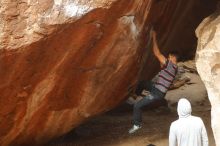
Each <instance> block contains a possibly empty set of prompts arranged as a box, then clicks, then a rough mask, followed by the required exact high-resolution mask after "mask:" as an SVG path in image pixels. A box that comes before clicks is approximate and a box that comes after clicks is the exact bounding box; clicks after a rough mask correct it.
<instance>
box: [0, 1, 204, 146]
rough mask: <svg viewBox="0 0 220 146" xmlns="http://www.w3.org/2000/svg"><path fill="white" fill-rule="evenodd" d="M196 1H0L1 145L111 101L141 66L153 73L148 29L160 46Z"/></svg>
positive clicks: (45, 135) (39, 138) (39, 136)
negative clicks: (156, 36) (157, 39)
mask: <svg viewBox="0 0 220 146" xmlns="http://www.w3.org/2000/svg"><path fill="white" fill-rule="evenodd" d="M185 4H187V5H185ZM198 4H201V3H200V1H199V0H195V1H190V2H189V1H188V2H185V0H180V1H176V0H163V1H161V0H102V1H101V0H90V1H88V0H81V1H77V0H16V1H15V0H1V1H0V6H1V7H0V145H30V144H32V145H33V144H40V143H43V142H45V141H48V140H49V139H51V138H54V137H57V136H60V135H62V134H64V133H66V132H68V131H70V130H71V129H72V128H74V127H76V126H77V125H79V124H80V123H82V122H83V121H85V120H86V119H88V118H90V117H92V116H94V115H97V114H100V113H103V112H105V111H108V110H110V109H112V108H114V107H115V106H117V105H118V104H119V103H121V102H122V101H123V100H124V99H125V97H126V95H127V93H128V90H130V87H131V86H133V85H134V84H135V82H136V81H137V80H138V79H139V77H140V76H141V74H140V72H141V71H142V70H146V69H144V66H147V69H148V72H147V73H145V76H148V77H149V76H151V75H152V74H153V73H154V72H155V70H156V67H155V64H156V63H155V62H156V61H155V59H153V57H152V53H151V49H150V43H149V42H150V38H149V35H148V32H149V29H150V26H151V25H152V24H154V26H155V28H156V29H157V32H158V36H159V40H160V44H161V46H166V45H165V44H167V43H168V42H169V41H168V39H167V38H168V36H169V34H178V31H179V30H180V29H175V31H174V30H173V29H172V28H173V27H174V26H175V25H177V24H178V25H181V24H179V23H175V22H176V19H177V18H178V15H179V14H178V13H184V14H190V13H192V12H191V11H192V9H193V8H195V6H198ZM199 8H202V7H200V6H199ZM201 15H203V14H201ZM181 17H182V16H181ZM181 17H179V18H181ZM185 17H186V16H185V15H184V17H183V18H185ZM178 20H179V19H178ZM181 20H182V18H181ZM195 23H196V22H195ZM195 23H192V25H190V26H188V27H192V26H194V25H195ZM178 28H181V27H178ZM170 32H172V33H170ZM186 32H187V31H186ZM186 36H188V35H186ZM174 38H176V37H174ZM187 39H189V38H187ZM186 46H190V45H189V44H186ZM164 51H166V48H165V49H164ZM167 51H168V49H167ZM189 53H190V52H189ZM149 68H150V71H149Z"/></svg>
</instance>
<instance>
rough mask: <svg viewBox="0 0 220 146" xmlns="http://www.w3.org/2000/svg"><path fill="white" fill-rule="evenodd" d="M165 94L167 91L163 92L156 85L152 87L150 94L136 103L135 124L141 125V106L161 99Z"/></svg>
mask: <svg viewBox="0 0 220 146" xmlns="http://www.w3.org/2000/svg"><path fill="white" fill-rule="evenodd" d="M164 96H165V93H162V92H161V91H160V90H158V89H157V88H155V87H152V88H151V91H150V94H149V95H147V96H145V97H143V99H141V100H140V101H138V102H137V103H135V104H134V109H133V110H134V111H133V120H134V121H133V122H134V124H135V125H138V126H140V124H141V121H142V116H141V108H142V107H144V106H147V105H149V104H151V103H153V102H154V101H156V100H161V99H162V98H163V97H164Z"/></svg>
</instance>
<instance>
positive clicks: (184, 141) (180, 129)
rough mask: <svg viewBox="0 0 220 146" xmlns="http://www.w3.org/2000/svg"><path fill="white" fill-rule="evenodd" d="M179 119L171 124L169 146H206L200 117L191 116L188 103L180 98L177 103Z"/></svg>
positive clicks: (204, 130)
mask: <svg viewBox="0 0 220 146" xmlns="http://www.w3.org/2000/svg"><path fill="white" fill-rule="evenodd" d="M177 112H178V115H179V119H178V120H176V121H174V122H172V124H171V126H170V132H169V146H208V145H209V144H208V137H207V133H206V128H205V126H204V123H203V121H202V119H201V118H200V117H196V116H192V115H191V112H192V108H191V104H190V102H189V101H188V100H187V99H185V98H182V99H180V100H179V102H178V106H177Z"/></svg>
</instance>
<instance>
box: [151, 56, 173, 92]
mask: <svg viewBox="0 0 220 146" xmlns="http://www.w3.org/2000/svg"><path fill="white" fill-rule="evenodd" d="M176 73H177V65H175V64H173V63H172V62H171V61H169V60H166V64H165V65H164V66H163V68H162V69H161V71H160V72H159V74H158V79H157V81H156V83H155V88H157V89H159V90H160V91H161V92H163V93H166V92H167V90H168V89H169V87H170V85H171V84H172V82H173V80H174V78H175V76H176Z"/></svg>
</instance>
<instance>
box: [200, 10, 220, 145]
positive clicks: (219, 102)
mask: <svg viewBox="0 0 220 146" xmlns="http://www.w3.org/2000/svg"><path fill="white" fill-rule="evenodd" d="M219 14H220V13H219V12H216V13H215V14H213V15H212V16H210V17H207V18H206V19H204V21H203V22H202V23H201V24H200V26H199V27H198V28H197V30H196V34H197V37H198V48H197V53H196V65H197V69H198V72H199V74H200V76H201V78H202V80H203V82H204V83H205V86H206V88H207V91H208V96H209V99H210V102H211V105H212V112H211V115H212V129H213V132H214V137H215V140H216V145H217V146H219V145H220V124H219V123H220V116H219V115H220V37H219V36H220V15H219Z"/></svg>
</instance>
